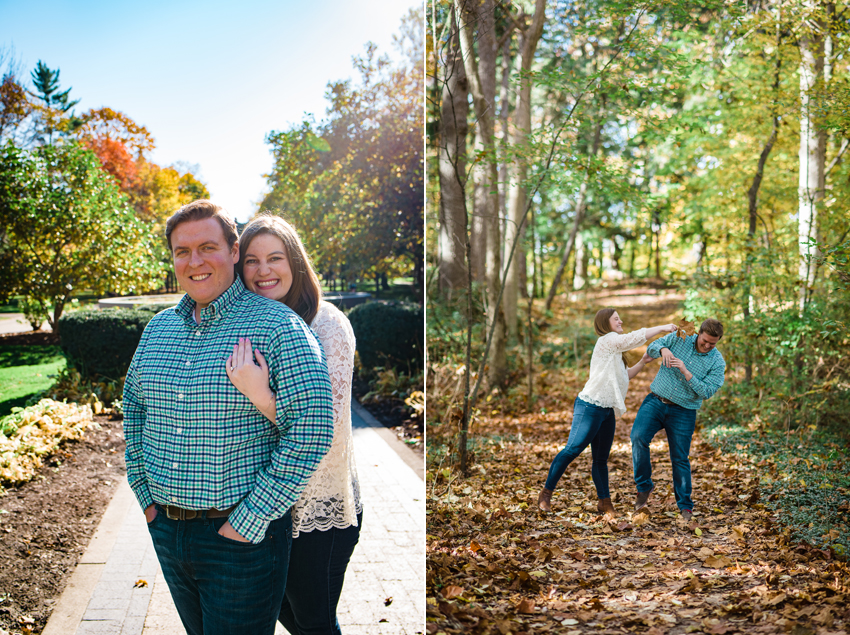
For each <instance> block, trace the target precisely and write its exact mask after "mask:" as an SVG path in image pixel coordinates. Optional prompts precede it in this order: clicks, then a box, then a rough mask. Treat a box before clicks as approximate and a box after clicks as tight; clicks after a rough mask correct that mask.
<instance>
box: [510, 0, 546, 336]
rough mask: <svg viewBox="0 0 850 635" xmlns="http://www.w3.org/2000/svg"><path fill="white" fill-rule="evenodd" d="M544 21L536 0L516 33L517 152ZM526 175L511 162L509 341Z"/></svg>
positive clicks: (527, 122) (524, 140) (513, 330)
mask: <svg viewBox="0 0 850 635" xmlns="http://www.w3.org/2000/svg"><path fill="white" fill-rule="evenodd" d="M545 21H546V0H536V2H535V7H534V16H533V17H532V20H531V25H530V26H528V27H527V28H525V29H522V30H520V32H519V73H520V87H519V91H518V92H517V100H516V107H515V108H514V119H513V126H512V128H511V138H510V140H511V144H512V145H513V146H514V147H515V148H517V149H519V148H522V147H525V146H527V145H528V136H529V134H530V133H531V79H529V78H528V77H527V76H526V75H527V73H528V72H529V71H530V70H531V65H532V63H533V62H534V53H535V51H536V50H537V43H538V42H539V41H540V36H541V35H542V34H543V25H544V23H545ZM527 175H528V163H527V162H526V160H525V159H524V158H520V159H518V160H516V161H515V162H514V170H513V175H512V176H511V181H510V185H509V190H508V214H507V222H506V223H505V245H506V248H508V249H510V246H511V245H513V243H514V241H516V242H517V248H516V255H515V256H514V259H513V260H512V261H511V266H510V268H509V269H508V277H507V280H506V282H505V293H504V305H505V320H506V321H507V325H508V333H509V335H510V336H511V337H512V338H515V337H516V336H517V332H518V327H519V322H518V320H517V300H518V297H519V285H520V277H521V276H520V269H521V268H522V263H524V262H525V240H524V238H525V225H524V224H523V218H524V216H525V209H526V206H527V202H528V200H527V193H526V186H525V179H526V176H527Z"/></svg>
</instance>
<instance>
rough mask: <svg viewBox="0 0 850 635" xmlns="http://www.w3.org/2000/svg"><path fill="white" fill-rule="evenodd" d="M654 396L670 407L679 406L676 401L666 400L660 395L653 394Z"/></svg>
mask: <svg viewBox="0 0 850 635" xmlns="http://www.w3.org/2000/svg"><path fill="white" fill-rule="evenodd" d="M652 396H653V397H655V398H656V399H658V401H660V402H661V403H665V404H667V405H668V406H678V405H679V404H677V403H676V402H675V401H670V400H669V399H665V398H664V397H661V396H660V395H656V394H655V393H652Z"/></svg>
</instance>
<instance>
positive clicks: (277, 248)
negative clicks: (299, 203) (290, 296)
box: [242, 234, 292, 301]
mask: <svg viewBox="0 0 850 635" xmlns="http://www.w3.org/2000/svg"><path fill="white" fill-rule="evenodd" d="M242 275H243V277H244V278H245V286H246V287H248V289H249V290H250V291H253V292H254V293H256V294H257V295H261V296H263V297H266V298H269V299H270V300H278V301H281V300H283V299H284V298H285V297H286V294H287V293H289V289H290V287H291V286H292V269H290V267H289V255H288V254H287V253H286V246H285V245H284V244H283V241H282V240H281V239H280V238H278V237H277V236H273V235H271V234H260V235H258V236H256V237H255V238H254V239H253V240H252V241H251V244H250V245H248V248H247V249H246V250H245V260H244V262H243V263H242Z"/></svg>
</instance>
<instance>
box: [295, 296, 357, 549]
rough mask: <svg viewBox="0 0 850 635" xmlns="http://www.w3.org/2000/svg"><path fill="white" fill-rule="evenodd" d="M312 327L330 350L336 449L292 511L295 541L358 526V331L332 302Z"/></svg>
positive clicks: (325, 304) (323, 304) (322, 307)
mask: <svg viewBox="0 0 850 635" xmlns="http://www.w3.org/2000/svg"><path fill="white" fill-rule="evenodd" d="M310 328H312V329H313V331H314V332H315V333H316V337H317V338H318V339H319V343H320V344H321V345H322V348H324V349H325V357H327V360H328V373H329V374H330V376H331V388H332V390H333V404H334V436H333V441H332V442H331V449H330V450H328V453H327V454H326V455H325V457H324V458H323V459H322V461H321V462H320V463H319V467H317V468H316V471H315V472H314V473H313V476H311V477H310V480H309V481H307V487H305V488H304V492H303V493H302V494H301V498H299V499H298V501H297V502H296V503H295V505H294V507H293V508H292V537H293V538H297V537H298V534H299V533H300V532H308V531H315V530H318V531H327V530H328V529H331V528H333V527H336V528H337V529H345V528H346V527H351V526H356V525H357V514H359V513H360V512H361V511H362V507H361V505H360V486H359V483H358V481H357V469H356V467H355V465H354V448H353V445H352V442H351V377H352V375H353V373H354V347H355V341H354V331H353V330H352V328H351V323H350V322H349V321H348V318H347V317H345V315H344V314H343V313H342V311H340V310H339V309H337V308H336V307H335V306H334V305H333V304H331V303H329V302H321V303H320V304H319V312H318V313H317V314H316V317H315V318H314V319H313V323H312V324H311V325H310Z"/></svg>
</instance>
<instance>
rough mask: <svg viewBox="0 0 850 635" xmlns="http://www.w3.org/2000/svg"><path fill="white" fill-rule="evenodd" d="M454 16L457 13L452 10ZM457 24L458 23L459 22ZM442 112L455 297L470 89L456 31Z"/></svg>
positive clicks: (443, 286)
mask: <svg viewBox="0 0 850 635" xmlns="http://www.w3.org/2000/svg"><path fill="white" fill-rule="evenodd" d="M452 12H454V9H452ZM455 24H456V21H455ZM442 92H443V94H442V104H441V108H440V232H439V243H438V247H439V256H438V257H439V262H438V267H439V284H440V290H441V291H443V292H447V293H449V294H451V293H452V291H453V290H454V289H463V288H465V287H466V283H467V280H466V277H467V276H466V264H465V253H464V252H465V250H466V207H465V205H464V200H463V197H464V196H465V191H464V190H465V188H464V187H463V185H462V183H461V179H465V178H466V135H467V133H468V131H469V126H468V123H467V118H468V116H469V102H468V94H469V86H468V83H467V80H466V68H465V67H464V64H463V57H462V56H461V52H460V46H459V42H458V36H457V29H456V28H452V30H451V32H450V35H449V41H448V46H447V47H446V56H445V64H444V68H443V91H442Z"/></svg>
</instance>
